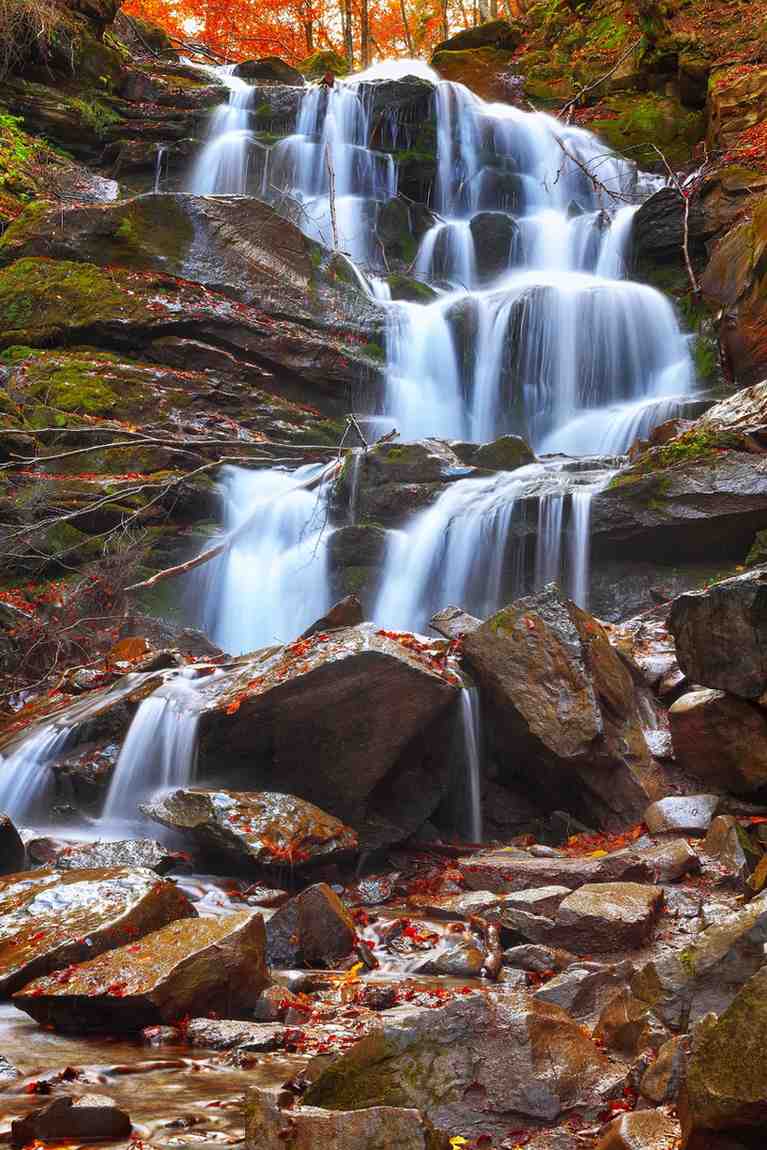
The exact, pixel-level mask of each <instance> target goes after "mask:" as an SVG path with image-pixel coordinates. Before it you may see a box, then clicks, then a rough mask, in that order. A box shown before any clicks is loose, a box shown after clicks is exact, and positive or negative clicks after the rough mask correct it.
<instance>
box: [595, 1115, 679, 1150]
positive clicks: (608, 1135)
mask: <svg viewBox="0 0 767 1150" xmlns="http://www.w3.org/2000/svg"><path fill="white" fill-rule="evenodd" d="M680 1133H681V1130H680V1126H679V1122H678V1120H677V1119H676V1118H672V1117H671V1115H670V1114H666V1113H665V1112H664V1111H662V1110H637V1111H635V1112H634V1113H633V1114H621V1115H620V1117H619V1118H614V1119H613V1120H612V1122H611V1123H610V1124H609V1126H608V1127H607V1129H606V1130H605V1131H604V1132H603V1134H602V1136H601V1138H600V1139H599V1141H598V1142H597V1144H596V1147H595V1150H677V1147H678V1146H679V1135H680Z"/></svg>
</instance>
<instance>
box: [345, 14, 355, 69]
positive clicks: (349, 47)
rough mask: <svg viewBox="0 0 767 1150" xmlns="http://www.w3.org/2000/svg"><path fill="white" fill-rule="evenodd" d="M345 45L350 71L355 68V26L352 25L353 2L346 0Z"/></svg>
mask: <svg viewBox="0 0 767 1150" xmlns="http://www.w3.org/2000/svg"><path fill="white" fill-rule="evenodd" d="M344 44H345V45H346V59H347V60H348V62H349V70H350V71H351V70H352V69H353V68H354V26H353V24H352V0H344Z"/></svg>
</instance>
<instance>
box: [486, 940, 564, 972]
mask: <svg viewBox="0 0 767 1150" xmlns="http://www.w3.org/2000/svg"><path fill="white" fill-rule="evenodd" d="M503 961H504V965H505V966H511V967H516V968H518V969H519V970H529V971H531V972H532V973H533V974H547V973H549V972H550V971H552V970H564V969H565V968H566V967H568V966H570V964H571V963H573V962H575V961H576V958H575V955H573V954H569V953H568V951H566V950H557V949H556V947H552V946H539V945H536V944H535V943H525V944H523V945H522V946H511V947H509V949H508V950H504V952H503Z"/></svg>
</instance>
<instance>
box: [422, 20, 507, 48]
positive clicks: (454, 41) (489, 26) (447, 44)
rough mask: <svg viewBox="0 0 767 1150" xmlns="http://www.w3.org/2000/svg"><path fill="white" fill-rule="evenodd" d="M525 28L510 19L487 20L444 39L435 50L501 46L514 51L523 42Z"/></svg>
mask: <svg viewBox="0 0 767 1150" xmlns="http://www.w3.org/2000/svg"><path fill="white" fill-rule="evenodd" d="M523 35H524V32H523V29H522V27H521V25H519V24H512V23H510V22H509V21H508V20H486V21H485V22H484V23H482V24H477V26H476V27H475V28H464V29H463V31H462V32H456V34H455V35H454V36H451V37H450V38H449V39H448V40H442V41H441V43H439V44H437V46H436V48H435V49H434V51H435V52H463V51H465V50H467V49H471V48H501V49H503V50H504V51H506V52H513V51H514V49H515V48H518V47H519V45H520V44H521V42H522V37H523Z"/></svg>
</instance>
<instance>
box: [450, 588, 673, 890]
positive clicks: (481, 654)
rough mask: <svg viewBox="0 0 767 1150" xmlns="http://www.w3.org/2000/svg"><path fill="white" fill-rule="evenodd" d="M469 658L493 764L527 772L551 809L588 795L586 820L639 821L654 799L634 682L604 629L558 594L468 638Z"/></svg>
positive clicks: (515, 609) (516, 608)
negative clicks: (560, 802)
mask: <svg viewBox="0 0 767 1150" xmlns="http://www.w3.org/2000/svg"><path fill="white" fill-rule="evenodd" d="M464 656H465V658H466V661H467V663H468V666H469V669H470V670H471V672H472V674H473V675H475V677H476V678H477V680H478V682H479V685H480V689H481V691H482V694H483V698H484V702H485V705H486V708H487V712H488V719H489V722H488V728H489V735H490V739H491V743H492V745H493V748H494V750H495V754H496V757H497V759H498V760H499V762H500V763H501V764H502V766H503V767H504V768H505V770H506V771H508V772H509V773H519V772H520V764H524V768H523V774H524V777H525V778H526V779H527V780H529V781H530V782H533V781H534V785H536V786H537V787H539V788H544V789H545V790H546V793H547V801H548V803H549V805H551V802H552V799H556V797H557V795H558V794H560V795H561V796H562V798H564V799H565V800H566V801H565V803H564V805H566V806H568V807H569V806H571V805H572V799H573V797H575V796H578V795H580V796H585V795H588V800H586V799H585V797H584V798H583V799H582V803H583V807H584V813H585V812H586V810H588V815H589V818H590V819H593V818H594V817H595V816H596V817H598V818H599V819H600V821H605V820H608V821H609V820H610V819H611V818H613V817H615V815H616V814H620V816H621V817H622V818H630V817H634V816H637V817H639V816H640V815H641V813H643V812H644V810H645V808H646V806H647V800H648V799H654V798H655V797H656V793H654V792H655V787H656V781H655V780H654V778H653V773H654V768H653V765H652V761H651V759H650V754H649V751H648V749H647V745H646V743H645V740H644V735H643V734H642V724H641V720H640V716H639V712H638V708H637V701H636V697H635V693H634V685H633V681H632V678H631V674H630V672H629V670H628V668H627V667H626V666H625V664H624V663H623V662H622V660H621V658H620V656H619V655H618V654H617V652H616V651H615V650H614V649H613V648H612V647H611V646H610V643H609V640H608V636H607V633H606V631H605V630H604V628H603V627H602V625H601V624H600V623H599V622H598V621H597V620H596V619H594V618H592V617H591V616H590V615H587V614H586V613H585V612H584V611H581V610H580V609H579V608H578V607H576V606H575V605H574V604H573V603H572V602H570V601H565V600H563V599H561V598H560V596H559V593H558V592H557V590H556V588H555V587H554V586H553V585H552V586H549V587H547V588H545V589H544V590H543V591H541V592H538V593H537V594H535V595H531V596H528V597H526V598H523V599H518V600H516V601H515V602H514V603H512V604H511V606H509V607H506V608H505V609H504V610H502V611H499V612H498V613H497V614H495V615H494V616H492V618H490V619H488V620H487V622H485V623H483V625H482V626H481V627H479V628H478V629H477V630H476V631H473V632H471V633H470V634H469V635H467V636H466V638H465V639H464ZM607 780H609V782H608V781H607ZM575 813H576V814H577V813H578V812H577V811H576V812H575ZM563 885H567V884H566V883H563Z"/></svg>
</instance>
